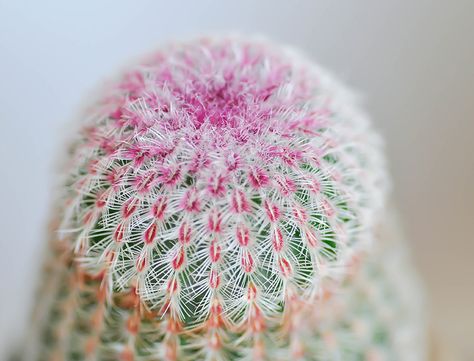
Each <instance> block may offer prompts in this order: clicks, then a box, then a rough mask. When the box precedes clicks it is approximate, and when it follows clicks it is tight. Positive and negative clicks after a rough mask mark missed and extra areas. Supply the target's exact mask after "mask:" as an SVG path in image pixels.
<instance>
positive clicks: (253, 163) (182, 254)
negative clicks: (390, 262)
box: [61, 39, 384, 360]
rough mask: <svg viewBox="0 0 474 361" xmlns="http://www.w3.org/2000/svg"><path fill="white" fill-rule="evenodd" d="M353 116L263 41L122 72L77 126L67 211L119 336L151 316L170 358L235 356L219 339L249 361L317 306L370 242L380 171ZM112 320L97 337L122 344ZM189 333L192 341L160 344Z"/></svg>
mask: <svg viewBox="0 0 474 361" xmlns="http://www.w3.org/2000/svg"><path fill="white" fill-rule="evenodd" d="M351 104H352V103H351V101H350V99H349V100H348V97H347V94H345V93H344V91H342V90H341V89H340V88H339V87H338V86H334V82H333V81H332V79H330V78H328V76H327V75H326V74H325V72H324V71H322V70H321V69H319V68H318V67H316V66H315V65H312V64H309V63H307V62H306V61H305V60H304V59H301V58H300V57H298V56H297V55H295V54H293V53H292V52H291V51H289V50H287V49H280V48H277V47H274V46H272V45H270V44H268V43H266V42H259V41H243V40H238V39H221V40H209V39H202V40H199V41H195V42H190V43H184V44H177V45H172V46H169V47H168V48H165V49H163V50H162V51H159V52H157V53H155V54H153V55H152V56H150V57H148V58H146V59H145V60H144V61H142V62H141V63H140V64H138V65H135V66H133V67H132V68H131V69H130V70H128V71H127V72H125V74H124V75H122V76H121V77H120V78H119V79H118V80H117V81H116V82H114V83H113V86H111V87H109V88H108V89H107V91H106V95H105V96H104V97H103V98H102V99H100V100H99V101H98V102H97V103H96V104H95V105H94V106H93V107H92V108H91V109H90V110H89V112H88V120H87V121H86V123H85V125H84V126H83V128H82V131H81V133H80V136H79V137H78V139H77V141H76V142H75V143H74V145H73V147H72V148H71V162H70V171H69V172H68V180H67V187H66V192H65V193H64V196H63V201H62V203H63V204H64V205H65V206H64V207H63V210H62V211H61V213H62V214H63V222H62V226H61V227H62V229H63V233H64V235H65V237H66V240H67V241H68V242H70V243H69V244H70V245H71V247H73V248H74V256H73V257H72V258H73V259H74V260H76V261H78V262H77V263H74V265H73V268H74V269H76V271H74V272H76V276H77V274H80V275H82V276H81V277H82V279H84V277H85V278H86V279H87V280H88V281H83V282H86V284H89V283H90V284H94V282H96V283H97V284H98V286H94V287H96V290H95V291H93V292H92V291H91V292H92V293H93V294H95V295H96V296H94V297H93V298H94V302H95V303H97V304H98V305H99V306H96V307H99V308H100V307H101V306H100V305H103V306H104V309H106V310H108V313H109V314H108V315H107V317H111V318H112V319H113V318H114V317H113V314H114V312H116V313H117V315H116V318H117V317H118V318H120V317H121V316H120V315H122V313H123V312H119V311H114V307H118V306H117V305H119V306H120V305H121V306H123V305H124V304H128V303H127V302H129V301H130V298H131V299H133V300H134V301H133V302H132V304H133V305H135V306H134V307H135V308H137V309H139V310H140V311H137V312H138V314H140V316H133V315H134V313H132V316H130V318H128V320H129V321H127V322H128V323H127V330H128V331H127V332H128V333H129V334H134V332H135V333H137V332H138V326H137V325H138V323H139V321H137V318H138V319H140V318H142V317H143V314H144V313H147V314H149V313H153V317H150V319H153V320H155V321H156V322H158V321H159V322H162V324H161V323H160V326H156V327H155V326H153V327H155V328H156V329H157V330H160V331H159V332H160V333H159V335H160V336H156V337H157V338H156V340H158V341H157V342H159V343H160V344H161V345H163V347H164V348H163V350H164V351H163V352H162V353H161V355H162V357H163V358H164V359H167V360H174V359H178V358H177V357H178V356H177V355H179V353H180V352H182V351H180V348H182V349H186V348H193V347H194V348H195V349H198V350H200V351H199V352H203V351H202V350H203V349H205V350H206V355H209V352H210V353H211V354H213V355H215V356H213V357H214V358H212V357H211V358H198V359H209V360H214V359H216V360H226V359H227V358H226V357H231V356H232V355H233V356H232V357H237V355H241V356H242V355H244V353H243V352H240V351H235V350H232V348H230V349H229V348H227V350H226V352H227V353H226V355H227V356H226V357H224V356H222V354H221V353H220V352H221V351H220V350H221V349H223V348H224V346H223V345H224V344H226V342H227V344H231V345H232V342H231V341H229V338H230V336H228V335H227V332H229V333H232V335H237V336H233V337H234V339H240V341H242V340H247V341H249V340H252V339H255V340H257V341H255V342H256V344H255V345H254V347H255V349H256V351H255V350H254V351H252V352H253V355H254V356H253V357H254V358H253V359H258V357H259V356H258V355H263V354H264V353H263V351H262V352H261V353H259V352H260V351H258V350H259V348H258V347H260V346H258V345H257V343H258V342H260V341H258V337H257V336H258V335H265V337H267V336H268V335H272V333H275V335H277V334H278V333H279V332H280V331H281V329H280V331H278V332H277V331H274V330H273V331H272V327H276V326H272V322H275V323H274V324H273V325H281V324H285V322H287V319H288V317H289V315H291V312H292V310H293V311H294V306H295V305H297V304H300V303H301V304H305V305H307V304H311V303H313V302H315V300H317V299H320V298H321V295H322V294H323V291H324V289H323V288H324V287H323V285H324V283H325V282H326V281H325V280H332V279H335V280H337V279H338V278H339V277H340V275H341V270H343V269H344V266H346V265H347V264H348V262H349V260H350V259H351V256H352V255H353V253H354V252H355V251H357V250H358V249H360V248H361V246H363V245H364V244H365V243H366V242H367V241H368V240H370V238H371V236H372V232H373V230H372V223H373V219H375V217H374V215H375V212H376V211H377V210H378V209H379V207H380V204H381V202H382V199H383V194H384V189H383V188H384V187H383V184H384V168H383V165H382V162H381V159H380V152H379V141H378V137H377V136H376V135H374V133H373V132H372V130H371V129H370V126H369V124H368V122H367V121H366V119H365V117H364V116H363V115H362V114H361V113H360V112H359V111H358V110H356V109H355V108H354V107H353V106H352V105H351ZM71 272H72V271H71ZM76 276H74V277H76ZM88 282H89V283H88ZM91 287H92V286H91ZM97 295H98V296H97ZM83 297H86V296H83ZM87 297H90V295H89V296H87ZM87 297H86V299H87ZM127 300H128V301H127ZM130 302H131V301H130ZM106 305H107V307H106ZM119 308H120V307H119ZM124 308H126V307H125V306H124ZM84 312H85V313H87V312H88V311H86V310H84ZM91 312H92V311H91ZM134 312H135V311H134ZM102 313H107V312H105V311H104V312H102ZM101 315H102V317H103V318H105V319H107V317H105V316H104V315H103V314H101ZM89 316H90V315H89ZM89 316H87V317H85V319H90V317H89ZM88 317H89V318H88ZM91 317H92V316H91ZM97 317H98V318H100V317H101V316H100V315H99V316H97ZM123 317H125V316H123ZM127 317H128V316H127ZM127 317H125V318H127ZM133 317H135V318H133ZM130 320H131V321H130ZM285 320H286V321H285ZM107 322H109V323H110V324H113V322H112V321H110V320H109V321H107ZM107 322H105V321H101V322H99V324H100V325H101V326H97V327H96V333H98V334H101V335H102V336H101V337H102V338H103V339H104V338H105V339H107V337H110V338H111V339H117V337H118V336H110V335H114V332H118V333H120V331H117V330H115V331H113V330H114V327H116V328H119V326H110V325H109V326H107ZM94 325H95V324H94ZM162 325H166V327H165V326H162ZM107 327H109V328H110V329H111V330H112V331H110V332H109V333H110V335H109V336H107V333H105V336H104V331H103V330H105V329H107ZM150 327H151V326H150ZM153 327H151V328H153ZM145 328H146V327H145V326H144V324H142V329H145ZM185 330H189V332H198V333H199V332H200V336H199V337H198V336H194V338H193V337H191V338H190V339H186V340H185V341H183V339H182V338H181V339H179V340H178V341H177V338H173V337H178V336H171V335H181V334H182V333H183V332H185ZM196 330H197V331H196ZM223 330H225V332H224V331H223ZM157 332H158V331H157ZM223 332H224V333H225V335H227V336H225V335H223ZM114 337H115V338H114ZM180 337H181V336H180ZM262 337H263V336H262ZM276 338H278V337H276ZM96 341H97V338H96ZM233 342H234V341H233ZM295 342H296V341H295ZM152 343H153V342H151V341H150V342H149V343H148V346H146V347H143V350H149V349H150V348H152V347H151V346H150V344H152ZM234 344H238V342H237V341H235V342H234ZM295 347H296V346H295ZM112 348H113V347H112ZM86 349H87V350H88V351H84V352H86V353H87V352H89V353H93V352H95V351H90V350H91V349H92V350H95V348H94V347H93V346H90V347H89V348H87V347H86ZM129 349H130V348H129V347H128V346H127V347H125V348H124V349H123V350H122V351H120V352H122V356H123V357H126V355H131V354H133V353H132V352H131V351H130V352H129ZM127 350H128V351H127ZM143 350H142V351H141V352H142V353H143V354H147V353H146V352H145V351H143ZM77 352H79V351H77ZM117 352H118V351H117ZM127 352H129V353H128V354H127ZM124 355H125V356H124ZM216 355H220V356H216ZM229 355H230V356H229ZM206 357H208V356H206ZM242 357H243V356H242ZM76 358H77V359H80V357H76ZM261 358H263V356H262V357H261Z"/></svg>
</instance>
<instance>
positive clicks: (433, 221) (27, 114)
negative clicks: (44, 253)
mask: <svg viewBox="0 0 474 361" xmlns="http://www.w3.org/2000/svg"><path fill="white" fill-rule="evenodd" d="M229 31H237V32H240V33H259V34H263V35H266V36H268V37H270V38H273V39H274V40H278V41H281V42H283V43H287V44H291V45H293V46H296V47H299V48H301V49H302V50H303V51H304V52H306V53H307V54H308V55H309V56H310V57H311V58H312V59H314V60H316V61H318V62H319V63H321V64H322V65H324V66H325V67H327V68H329V69H331V70H332V71H333V72H334V73H335V74H336V75H337V76H338V77H340V78H341V79H342V80H344V81H345V82H346V83H348V84H350V85H351V86H352V87H353V88H355V89H357V90H358V91H359V93H360V94H361V96H362V99H363V102H364V104H365V107H366V108H367V109H368V111H369V113H370V114H371V116H372V118H373V120H374V123H375V125H376V127H377V128H378V129H379V130H380V131H381V132H382V133H383V135H384V136H385V138H386V141H387V152H388V157H389V160H390V167H391V172H392V175H393V178H394V199H395V201H396V204H397V206H398V208H399V210H400V212H401V216H402V219H403V221H404V226H405V231H406V234H407V235H408V239H409V241H410V243H411V246H412V249H413V254H414V259H415V261H416V263H417V266H418V268H419V270H420V272H421V274H422V276H423V279H424V281H425V284H426V289H427V293H428V296H429V307H430V312H431V323H432V325H433V328H434V330H435V334H436V335H437V337H439V338H440V339H442V340H443V341H444V342H445V343H446V344H448V345H450V347H451V348H452V350H453V352H456V353H457V354H458V355H460V356H459V357H460V358H459V359H460V360H466V361H467V360H473V359H474V343H473V342H472V338H473V336H474V281H473V279H474V261H473V257H474V237H473V233H472V227H473V223H474V139H473V134H474V1H471V0H466V1H459V0H458V1H456V0H453V1H436V0H426V1H425V0H411V1H408V0H406V1H395V0H393V1H378V0H358V1H323V0H321V1H311V0H308V1H302V0H294V1H275V0H272V1H270V0H268V1H263V0H262V1H258V2H257V1H250V0H248V1H242V0H240V1H217V0H216V1H210V0H209V1H208V0H201V1H175V2H173V3H171V2H164V1H118V0H114V1H112V0H110V1H105V0H103V1H93V0H88V1H86V0H83V1H80V2H66V1H60V0H56V1H48V0H43V1H29V2H28V1H20V0H16V1H9V0H0V121H1V128H0V132H1V133H0V134H1V140H0V164H1V169H2V171H1V181H0V205H1V206H0V242H1V251H0V285H1V288H0V289H1V293H0V316H1V318H0V359H3V358H2V354H1V351H2V350H3V349H5V347H6V345H8V344H10V343H12V342H13V341H14V340H15V339H17V337H18V335H19V333H20V331H21V329H22V327H23V326H24V325H25V323H26V321H25V320H26V319H27V315H28V309H29V308H28V307H29V304H31V302H32V301H34V299H33V298H32V297H33V291H34V288H35V283H34V282H33V281H32V280H33V279H34V277H33V275H34V273H35V271H36V270H37V269H38V262H39V258H40V255H41V249H42V244H43V243H44V241H45V239H44V230H45V222H46V220H47V217H48V214H47V213H48V209H49V205H50V196H51V191H52V188H53V185H54V184H55V174H54V167H55V162H56V160H57V159H58V158H59V156H58V155H59V154H60V153H61V152H62V151H63V149H62V147H61V145H62V143H63V139H64V134H66V131H67V126H68V124H70V121H71V119H73V118H74V116H75V114H76V113H77V111H78V110H79V109H80V105H81V102H82V100H83V99H84V96H85V95H86V94H87V93H88V92H89V91H91V89H93V88H94V86H96V85H97V84H99V83H100V82H101V80H103V79H104V77H107V76H109V75H111V74H113V73H114V72H115V71H116V70H117V68H119V67H120V66H122V65H123V64H125V63H127V62H128V61H129V60H130V59H131V58H134V57H136V56H137V55H140V54H142V53H144V52H148V51H150V50H151V49H153V48H154V47H156V46H159V45H160V44H161V43H163V42H166V41H169V40H170V39H174V38H183V37H185V38H188V37H194V36H197V35H200V34H212V33H219V34H220V33H227V32H229ZM450 355H451V354H450ZM447 359H448V360H455V358H454V357H452V358H451V357H450V358H447Z"/></svg>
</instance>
